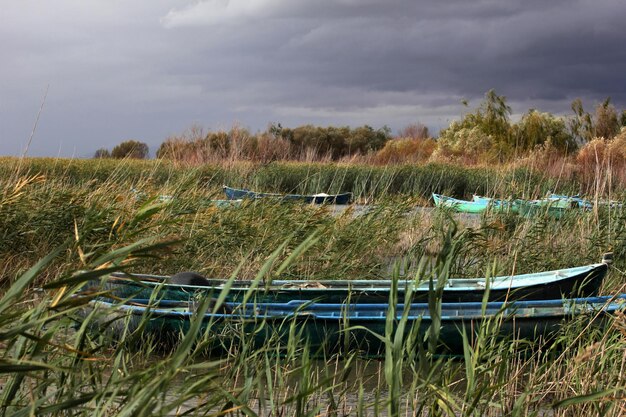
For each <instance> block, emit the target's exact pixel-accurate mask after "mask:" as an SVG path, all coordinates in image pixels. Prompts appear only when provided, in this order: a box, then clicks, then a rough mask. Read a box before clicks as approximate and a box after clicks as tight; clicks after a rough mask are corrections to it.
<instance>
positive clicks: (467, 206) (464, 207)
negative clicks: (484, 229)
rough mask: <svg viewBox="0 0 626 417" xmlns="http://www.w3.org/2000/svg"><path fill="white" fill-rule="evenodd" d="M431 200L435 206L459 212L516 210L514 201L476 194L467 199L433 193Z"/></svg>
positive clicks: (514, 211) (513, 211)
mask: <svg viewBox="0 0 626 417" xmlns="http://www.w3.org/2000/svg"><path fill="white" fill-rule="evenodd" d="M433 200H434V202H435V206H437V207H445V208H450V209H452V210H454V211H458V212H461V213H483V212H485V211H487V210H491V211H500V212H512V213H516V212H517V211H518V206H517V204H516V201H508V200H498V199H493V198H489V197H480V196H476V195H474V197H473V199H472V200H471V201H468V200H459V199H457V198H453V197H448V196H445V195H441V194H434V193H433Z"/></svg>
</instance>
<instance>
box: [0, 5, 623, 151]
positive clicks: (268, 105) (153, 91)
mask: <svg viewBox="0 0 626 417" xmlns="http://www.w3.org/2000/svg"><path fill="white" fill-rule="evenodd" d="M127 3H129V2H108V1H93V2H88V4H87V2H80V1H72V0H59V1H55V2H45V1H35V0H27V1H17V0H16V1H13V2H9V3H8V5H7V7H5V8H4V9H3V15H2V17H1V19H2V22H0V23H1V24H0V61H1V62H3V65H2V66H0V79H2V83H1V84H0V97H1V100H2V101H1V102H0V154H18V153H19V152H20V150H21V149H22V147H23V146H24V143H25V141H26V139H27V138H28V135H29V133H30V130H31V129H32V125H33V122H34V119H35V115H36V113H37V110H38V108H39V105H40V102H41V99H42V96H43V92H44V91H45V89H46V85H48V84H49V85H50V91H49V95H48V98H47V100H46V105H45V108H44V111H43V113H42V118H41V120H40V125H39V126H38V129H37V132H36V137H35V140H34V141H33V145H32V148H31V151H30V153H31V154H42V155H43V154H50V155H54V154H56V153H57V152H60V153H61V154H62V155H72V154H75V155H78V156H89V155H91V154H92V153H93V151H94V150H95V149H97V148H100V147H109V148H110V147H111V146H113V145H115V144H117V143H119V142H120V141H122V140H124V139H128V138H134V139H139V140H142V141H145V142H148V143H149V144H150V145H151V148H152V150H153V151H154V150H155V148H156V147H157V146H158V144H159V143H160V142H161V141H162V140H163V139H165V137H167V136H168V135H170V134H174V133H177V132H181V131H182V130H183V129H184V128H186V127H188V126H190V125H191V124H193V123H198V124H201V125H203V126H206V127H209V128H212V129H216V128H229V127H230V126H231V125H232V124H233V123H235V122H238V123H240V124H242V125H244V126H248V127H250V128H251V129H252V130H257V129H264V128H265V126H266V125H267V123H268V122H277V121H280V122H281V123H282V124H283V125H287V126H295V125H299V124H305V123H313V124H322V125H328V124H333V125H359V124H364V123H367V124H370V125H372V126H375V127H380V126H382V125H383V124H387V125H389V126H391V127H392V128H393V129H394V130H396V129H399V128H401V127H403V126H405V125H407V124H408V123H413V122H422V123H426V124H428V125H429V126H431V128H433V129H435V130H436V128H439V127H442V126H444V125H447V123H449V122H450V121H451V120H452V119H455V118H458V117H459V115H460V114H461V112H462V108H461V105H460V101H461V99H463V98H465V99H470V103H471V105H477V104H478V103H479V101H480V99H481V98H482V96H483V94H484V93H485V92H486V91H487V90H489V89H491V88H495V89H496V91H497V92H498V93H499V94H503V95H505V96H507V98H508V100H509V103H510V104H511V106H512V107H513V110H514V111H515V112H518V113H523V112H525V111H526V110H527V109H528V108H529V107H535V108H539V109H541V110H545V111H551V112H556V113H568V111H569V105H570V103H571V101H572V100H573V99H574V98H576V97H581V98H582V99H583V101H584V103H585V107H586V108H588V109H592V108H593V106H594V105H595V104H596V103H597V102H599V101H602V100H604V98H606V97H607V96H611V97H612V101H613V103H615V105H616V106H617V107H618V108H623V107H624V106H625V104H626V83H624V82H623V75H622V74H624V70H625V69H626V52H625V51H626V48H623V45H624V44H625V43H626V42H625V41H626V31H623V30H622V24H623V20H624V17H625V16H626V3H624V2H622V1H612V0H599V1H578V2H572V1H565V0H556V1H551V2H545V1H514V2H511V1H509V2H502V1H496V0H490V1H487V0H483V1H473V2H468V1H465V0H450V1H444V2H441V1H422V2H414V1H408V0H407V1H389V0H318V1H309V0H307V1H304V0H211V1H189V2H187V3H184V2H183V3H182V4H181V2H180V1H174V0H159V1H155V0H151V1H148V0H143V1H136V2H132V4H127ZM59 149H60V151H59Z"/></svg>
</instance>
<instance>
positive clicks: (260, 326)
mask: <svg viewBox="0 0 626 417" xmlns="http://www.w3.org/2000/svg"><path fill="white" fill-rule="evenodd" d="M218 307H219V308H218ZM624 307H626V294H620V295H617V296H612V297H610V296H605V297H587V298H578V299H557V300H532V301H514V302H489V303H441V304H440V305H439V306H436V305H431V306H429V304H428V303H416V304H397V305H391V306H390V305H389V304H387V303H380V304H361V303H349V304H345V303H342V304H333V303H314V302H310V301H302V300H292V301H290V302H287V303H247V304H240V303H226V304H224V305H222V306H214V307H213V309H211V310H208V311H211V312H209V313H206V314H203V315H202V316H200V317H196V316H197V314H196V311H197V310H198V308H199V306H198V303H195V302H193V301H190V302H181V301H172V300H161V301H156V302H153V301H150V300H145V299H135V300H130V301H129V302H127V303H123V304H115V303H112V302H110V301H106V300H94V301H92V302H91V308H92V311H91V313H92V316H91V317H92V318H94V319H95V321H96V322H97V323H100V324H102V326H105V327H106V329H108V331H110V332H113V336H114V337H120V338H121V337H124V336H123V335H128V331H131V332H132V331H137V330H138V329H141V334H142V336H153V337H155V338H157V339H158V340H162V341H164V340H169V341H176V340H178V339H179V338H180V336H181V334H186V333H187V332H188V331H189V329H190V328H191V325H192V322H193V320H194V318H195V320H201V323H200V333H201V334H207V335H209V337H211V338H212V339H213V340H214V343H213V344H212V345H210V346H211V347H213V348H215V349H219V348H220V347H227V348H228V347H229V346H235V347H236V346H237V343H238V341H240V340H245V341H246V344H248V345H249V344H250V343H252V344H253V347H255V348H262V347H264V346H271V348H272V350H273V351H276V350H275V349H276V343H279V344H280V345H281V346H282V347H283V348H285V347H286V346H287V345H289V346H292V345H294V344H296V345H298V346H301V345H302V344H303V343H306V344H307V345H308V346H309V348H310V352H311V353H312V354H313V355H322V354H329V353H334V352H344V353H347V352H348V351H350V352H352V351H355V350H358V351H361V352H362V353H364V354H367V355H372V356H380V355H382V354H384V352H385V344H384V341H382V340H381V338H380V337H379V336H385V334H386V331H389V329H390V328H389V327H388V326H389V325H390V324H391V326H392V329H391V334H387V336H388V337H391V336H392V334H395V332H396V331H397V330H398V329H400V328H402V329H404V330H403V337H404V338H405V339H409V340H411V341H412V345H413V346H415V343H420V342H418V341H423V340H425V336H426V334H427V332H428V331H429V328H430V327H431V325H432V324H433V318H432V315H431V313H432V312H433V311H434V312H436V314H437V316H438V317H440V318H439V319H438V321H437V326H438V341H439V343H438V350H439V351H441V352H447V353H461V352H462V351H463V334H465V335H466V336H467V338H468V340H470V341H471V340H472V339H473V338H474V336H475V332H477V330H478V329H479V328H480V327H481V326H483V325H487V324H489V325H492V326H493V336H497V337H502V338H508V339H515V340H531V341H532V340H537V339H539V338H545V337H549V336H550V335H551V334H553V333H555V332H557V331H558V330H559V329H560V327H561V326H562V325H563V324H564V323H565V322H567V321H568V320H571V319H573V318H576V317H579V316H586V317H589V319H590V320H591V319H593V318H596V317H598V316H603V315H605V314H611V313H614V312H615V311H618V310H622V311H623V310H624ZM94 310H95V311H94ZM389 319H391V321H389ZM142 322H143V323H142ZM399 323H403V327H399ZM394 337H395V336H394ZM268 343H269V345H268ZM279 351H280V348H279Z"/></svg>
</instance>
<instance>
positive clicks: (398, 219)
mask: <svg viewBox="0 0 626 417" xmlns="http://www.w3.org/2000/svg"><path fill="white" fill-rule="evenodd" d="M6 161H8V163H4V162H6ZM1 162H3V163H2V164H0V170H2V175H1V176H0V178H2V180H0V184H1V187H0V189H1V193H0V234H1V236H0V237H1V239H0V277H1V280H2V285H1V288H2V289H1V290H0V380H2V388H1V391H0V400H1V403H0V415H28V414H46V415H67V414H68V413H69V414H72V415H102V416H108V415H146V416H148V415H176V413H177V411H176V410H177V409H179V407H184V408H185V409H186V410H187V411H188V414H187V415H248V416H254V415H268V414H272V415H295V416H305V415H319V414H327V415H337V416H338V415H343V413H344V412H347V413H348V414H349V415H380V414H381V413H382V414H384V413H387V415H494V416H501V415H512V416H522V415H540V414H541V413H543V412H544V411H546V410H549V412H550V413H551V414H552V415H555V416H584V415H590V414H593V415H608V416H619V415H621V413H622V412H623V409H624V406H625V403H624V398H625V396H626V392H625V391H624V390H623V388H622V387H624V386H626V373H624V372H623V370H624V369H626V355H624V352H626V319H625V318H624V316H617V317H616V318H615V319H613V320H611V321H610V322H609V324H608V326H607V327H603V328H596V327H589V326H588V322H584V321H581V320H578V321H575V322H573V323H570V324H569V325H567V326H565V327H564V328H563V329H562V331H561V332H560V333H559V334H558V335H557V341H558V344H557V343H556V342H552V341H543V342H539V343H538V344H533V345H532V346H531V345H528V346H526V344H525V343H526V342H523V341H522V342H520V341H515V340H496V339H495V338H491V337H489V332H488V330H489V329H487V328H486V329H484V332H485V333H484V336H483V337H482V338H481V339H479V340H477V341H475V342H474V343H472V344H471V345H469V346H467V350H466V355H465V360H464V361H462V362H459V361H458V360H452V359H447V358H440V357H437V356H434V355H432V354H430V353H428V352H425V353H423V354H416V353H415V350H414V349H413V348H414V347H415V343H414V341H411V340H400V341H398V342H397V343H398V344H396V345H393V344H392V341H393V340H394V338H392V337H391V335H386V337H387V338H388V339H387V340H388V341H389V343H390V345H389V346H390V350H389V356H388V357H386V358H385V359H384V360H382V361H380V362H378V363H377V365H378V367H377V369H378V371H377V372H378V375H377V376H376V378H377V383H376V387H374V388H372V387H370V386H369V385H368V382H367V380H365V379H364V378H365V374H364V371H363V369H362V367H363V366H365V364H364V363H361V362H359V361H357V360H356V357H351V356H348V357H347V358H343V359H341V360H339V359H337V358H335V357H329V358H327V360H326V361H325V363H326V364H327V366H322V367H316V366H315V364H314V363H313V362H312V360H310V359H308V355H307V351H306V349H307V348H306V346H301V345H298V344H297V343H295V344H293V345H289V346H278V345H273V344H269V345H267V346H266V347H265V348H263V349H258V350H251V349H250V346H249V345H247V344H246V342H245V339H244V340H243V342H242V344H240V345H238V346H235V347H233V350H232V351H231V352H229V353H228V354H227V355H226V356H225V357H221V358H206V357H204V356H203V343H209V342H210V341H211V340H212V339H211V338H214V337H215V336H214V335H211V334H204V335H201V338H200V342H196V343H191V342H188V343H184V342H183V343H181V344H180V345H179V346H178V347H177V348H176V349H175V350H173V351H170V352H167V353H160V354H159V355H155V354H154V353H155V350H154V349H155V346H153V345H151V344H149V343H146V344H144V345H142V347H141V349H139V350H137V349H131V347H130V345H129V343H130V341H131V339H133V338H132V337H129V339H128V343H119V344H114V343H111V341H110V340H108V339H107V337H106V335H105V334H98V333H97V332H96V333H95V334H94V333H93V332H89V331H88V329H87V326H86V325H84V321H83V322H81V320H83V319H80V317H81V316H80V310H81V308H82V307H83V306H82V305H81V303H80V302H76V300H75V299H74V298H72V297H71V296H72V294H74V293H75V292H76V291H77V290H78V288H79V284H80V283H81V280H84V279H86V278H85V276H81V275H80V274H79V273H77V271H96V272H95V274H96V275H98V274H104V273H105V272H106V271H107V268H116V269H117V268H121V269H125V270H128V271H135V272H150V273H163V274H171V273H175V272H179V271H181V270H197V271H200V272H203V273H205V274H206V275H210V276H216V277H228V276H231V275H233V274H237V275H238V276H241V277H255V276H256V275H257V274H259V273H265V274H269V275H270V276H271V275H272V274H277V273H278V271H280V275H281V276H282V277H302V278H310V279H323V278H324V277H334V278H336V277H342V278H355V277H359V278H363V277H378V276H381V275H383V274H388V273H389V271H390V270H393V268H391V269H390V266H389V263H390V260H394V261H398V262H405V263H407V264H409V265H410V264H411V263H413V264H415V263H416V262H417V261H418V260H420V259H422V257H429V258H431V259H434V264H435V265H436V264H437V262H442V261H445V260H449V261H450V264H451V269H450V274H451V275H454V276H466V277H467V276H484V275H485V274H486V273H487V271H491V270H492V269H493V268H494V265H496V266H495V268H496V270H497V271H506V272H507V273H508V272H511V271H513V270H514V271H516V272H517V273H522V272H535V271H540V270H546V269H556V268H561V267H566V266H575V265H581V264H584V263H591V262H597V261H599V259H600V258H601V256H602V253H604V252H607V251H609V250H611V251H613V252H614V254H615V264H614V269H613V270H612V271H611V273H610V275H609V277H608V278H607V280H606V282H605V284H604V286H603V290H602V291H603V293H605V294H608V293H614V292H616V291H622V292H623V291H624V282H625V280H624V277H625V275H624V273H623V272H622V271H625V270H626V213H625V212H624V211H620V210H612V211H608V210H607V211H605V210H599V211H595V212H572V213H571V214H569V215H567V216H565V217H564V218H562V219H558V220H557V219H551V218H544V217H535V218H524V217H520V216H515V215H508V214H502V213H500V214H498V213H487V214H484V215H481V216H478V217H476V218H473V219H472V221H471V222H466V221H465V220H464V219H463V218H462V217H461V218H459V217H455V216H452V217H451V216H450V215H449V213H446V212H441V211H434V212H432V213H425V212H415V211H412V208H413V206H414V205H416V204H418V203H420V198H422V199H425V198H426V196H427V195H428V194H427V193H428V192H431V190H435V189H437V190H441V191H442V192H444V190H446V188H445V187H449V189H448V191H445V192H448V193H450V194H455V193H460V194H461V195H459V194H456V195H457V196H462V195H465V193H469V194H471V193H473V192H476V191H478V192H481V190H483V191H487V192H481V193H483V194H488V193H489V192H488V190H491V191H493V194H496V195H498V193H501V194H500V195H507V193H509V192H510V193H515V192H518V193H522V194H523V193H529V194H530V193H532V192H537V193H539V192H544V191H547V189H548V188H547V187H549V186H550V185H551V184H549V183H543V182H542V177H540V176H539V177H536V178H535V177H533V176H532V175H529V176H528V177H526V176H525V175H527V174H528V173H524V174H523V175H522V174H519V175H520V178H519V182H516V181H514V180H510V178H509V177H506V174H502V173H501V172H499V171H497V170H488V169H478V170H476V171H474V170H472V169H469V168H458V167H457V168H453V167H450V166H416V167H409V166H406V167H401V166H399V167H379V168H372V167H364V166H345V167H344V166H339V165H324V166H322V165H317V164H270V165H269V166H260V167H259V166H251V165H246V164H241V165H237V166H234V167H232V169H229V168H228V167H226V166H219V167H209V166H206V167H198V168H193V169H191V170H189V169H186V168H183V167H174V166H171V165H167V164H162V163H158V162H156V161H140V162H137V161H122V162H119V161H95V160H90V161H78V160H52V159H50V160H26V161H25V162H24V163H23V165H22V168H21V169H22V171H21V173H20V174H19V175H14V173H15V170H14V169H15V165H11V164H15V163H16V159H8V160H7V159H3V160H2V161H1ZM113 162H115V163H113ZM37 174H41V176H39V175H37ZM472 175H474V177H472ZM533 175H534V174H533ZM458 178H463V179H462V180H459V179H458ZM528 178H530V179H528ZM226 180H228V181H229V182H230V183H231V184H232V185H234V186H237V185H240V186H250V187H253V186H254V187H258V188H259V189H264V190H267V191H282V192H284V191H299V192H312V190H315V191H316V192H317V191H321V190H320V187H322V186H326V187H329V189H328V191H331V192H332V191H340V190H341V191H352V192H355V194H356V195H357V196H358V197H359V198H361V199H363V200H368V201H369V199H373V200H374V201H375V202H376V205H375V208H373V209H372V210H369V211H368V212H367V213H363V214H360V215H359V216H355V215H354V213H352V212H351V209H348V210H347V211H346V212H344V213H343V214H339V215H337V214H335V213H333V211H332V210H331V209H330V208H329V207H314V206H302V205H297V204H277V203H275V202H269V201H268V202H264V201H259V202H253V203H247V204H244V205H243V206H241V207H233V208H229V209H221V208H218V207H215V206H212V205H207V204H206V199H207V198H209V199H210V198H215V197H217V196H219V197H218V198H222V197H221V195H220V194H219V193H220V189H219V187H221V185H222V183H223V182H226ZM237 181H240V182H239V183H238V182H237ZM535 181H536V182H535ZM447 184H449V185H447ZM131 187H135V188H140V189H141V190H143V191H145V192H146V194H147V195H146V199H144V200H141V199H137V198H136V195H134V194H133V193H131V192H130V191H129V190H130V188H131ZM293 187H295V189H294V188H293ZM332 187H337V188H332ZM437 187H443V188H441V189H440V188H437ZM455 187H457V188H455ZM481 187H482V188H481ZM571 187H572V188H571V189H572V190H574V189H576V184H571ZM563 189H564V188H559V189H558V191H559V192H564V191H562V190H563ZM454 190H457V191H454ZM496 190H497V191H496ZM514 190H517V191H514ZM554 190H555V191H557V189H554ZM323 191H326V190H323ZM161 194H167V195H174V196H175V199H174V200H172V201H169V202H160V201H159V200H158V198H157V197H158V196H159V195H161ZM529 194H524V195H529ZM420 196H421V197H420ZM422 202H423V201H422ZM301 245H305V246H306V250H305V251H303V252H302V253H300V252H299V250H300V249H299V248H301ZM294 253H297V254H298V256H295V255H294V256H292V255H293V254H294ZM98 271H99V272H98ZM54 283H57V285H55V286H54V288H51V289H49V290H47V291H45V292H39V291H36V290H35V288H36V287H41V286H42V285H45V284H54ZM81 323H83V324H81ZM135 336H138V335H135ZM563 346H565V348H563ZM392 347H393V349H392ZM525 347H528V348H529V349H525ZM277 349H286V352H287V354H286V355H281V356H282V357H278V356H277V355H276V354H275V353H276V352H277ZM351 373H356V374H357V375H361V378H348V377H347V375H350V374H351ZM594 376H595V377H594ZM346 393H350V394H351V396H352V398H354V399H355V400H354V402H353V403H350V404H347V403H346V401H345V398H346ZM181 414H182V412H181Z"/></svg>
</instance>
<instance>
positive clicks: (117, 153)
mask: <svg viewBox="0 0 626 417" xmlns="http://www.w3.org/2000/svg"><path fill="white" fill-rule="evenodd" d="M148 152H149V150H148V145H146V144H145V143H143V142H139V141H136V140H127V141H124V142H122V143H120V144H119V145H117V146H115V147H114V148H113V150H112V151H111V157H112V158H116V159H123V158H132V159H146V158H147V157H148Z"/></svg>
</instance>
